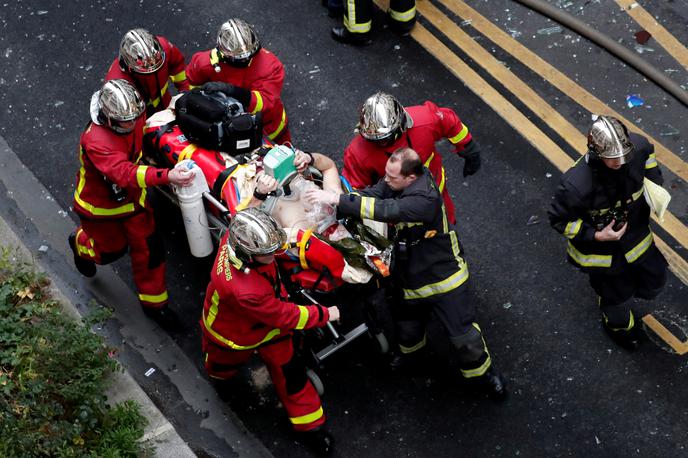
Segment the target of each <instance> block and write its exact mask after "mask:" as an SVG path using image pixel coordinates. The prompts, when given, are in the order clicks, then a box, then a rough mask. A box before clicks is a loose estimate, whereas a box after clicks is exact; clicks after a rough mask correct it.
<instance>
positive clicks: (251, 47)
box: [186, 19, 291, 144]
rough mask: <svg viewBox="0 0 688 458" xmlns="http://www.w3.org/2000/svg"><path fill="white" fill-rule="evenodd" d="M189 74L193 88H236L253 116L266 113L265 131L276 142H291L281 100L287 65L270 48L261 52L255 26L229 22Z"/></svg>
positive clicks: (195, 60)
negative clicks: (206, 85) (209, 85)
mask: <svg viewBox="0 0 688 458" xmlns="http://www.w3.org/2000/svg"><path fill="white" fill-rule="evenodd" d="M186 75H187V77H188V78H189V83H191V86H192V87H195V86H201V85H203V84H204V83H207V82H209V81H221V82H224V83H229V84H231V85H233V86H234V93H232V94H230V95H231V96H232V97H234V98H235V99H237V100H238V101H239V102H241V104H242V105H243V106H244V107H247V108H246V109H247V110H248V111H250V112H251V113H257V112H259V111H260V112H262V113H263V131H264V133H265V135H266V136H267V137H268V138H270V140H272V141H273V142H275V143H280V144H281V143H285V142H289V141H291V134H290V133H289V127H288V126H287V112H286V111H285V110H284V105H283V104H282V100H281V98H280V94H281V93H282V85H283V84H284V66H283V65H282V62H280V61H279V59H278V58H277V57H276V56H275V55H274V54H272V53H271V52H270V51H268V50H267V49H261V46H260V41H259V40H258V36H257V35H256V32H255V31H254V30H253V27H252V26H251V25H249V24H248V23H246V22H245V21H243V20H241V19H230V20H228V21H227V22H225V23H224V24H222V26H221V27H220V30H219V31H218V33H217V47H216V48H213V49H210V50H207V51H201V52H197V53H196V54H194V55H193V56H192V57H191V62H189V65H188V66H187V68H186Z"/></svg>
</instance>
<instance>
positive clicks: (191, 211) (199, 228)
mask: <svg viewBox="0 0 688 458" xmlns="http://www.w3.org/2000/svg"><path fill="white" fill-rule="evenodd" d="M174 168H175V169H182V170H195V172H196V176H195V177H194V181H193V183H192V184H191V186H186V187H180V186H172V188H173V189H174V192H175V194H176V195H177V200H178V201H179V208H181V210H182V219H183V220H184V229H186V238H187V240H188V241H189V249H190V250H191V254H192V255H194V256H196V257H197V258H204V257H206V256H208V255H209V254H210V253H212V252H213V241H212V239H211V238H210V228H209V226H208V217H207V216H206V214H205V205H204V204H203V193H204V192H208V183H207V182H206V180H205V175H203V171H202V170H201V168H200V167H198V166H197V165H196V163H195V162H194V161H192V160H191V159H185V160H183V161H180V162H178V163H177V165H176V166H175V167H174Z"/></svg>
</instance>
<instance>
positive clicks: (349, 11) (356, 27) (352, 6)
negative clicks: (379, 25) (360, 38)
mask: <svg viewBox="0 0 688 458" xmlns="http://www.w3.org/2000/svg"><path fill="white" fill-rule="evenodd" d="M372 24H373V21H372V20H370V21H368V22H364V23H362V24H357V23H356V2H355V0H346V14H345V15H344V27H346V30H348V31H349V32H351V33H366V32H370V29H371V28H372Z"/></svg>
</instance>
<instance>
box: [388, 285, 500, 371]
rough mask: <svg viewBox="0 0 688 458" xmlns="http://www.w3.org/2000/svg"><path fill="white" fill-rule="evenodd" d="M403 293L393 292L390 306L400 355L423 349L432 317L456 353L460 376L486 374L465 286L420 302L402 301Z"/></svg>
mask: <svg viewBox="0 0 688 458" xmlns="http://www.w3.org/2000/svg"><path fill="white" fill-rule="evenodd" d="M402 294H403V293H401V292H400V291H395V292H394V302H393V305H392V316H393V318H394V324H395V331H396V337H397V340H398V343H399V349H400V351H401V352H402V353H404V354H409V353H413V352H415V351H417V350H420V349H421V348H423V347H424V346H425V344H426V342H427V336H426V329H427V326H428V322H429V321H430V318H431V317H432V316H433V315H434V316H436V317H437V319H439V321H440V323H442V325H443V326H444V329H445V330H446V332H447V335H448V336H449V340H450V341H451V343H452V344H453V345H454V347H455V348H456V349H457V351H458V358H459V367H460V369H461V374H462V375H463V376H464V377H465V378H473V377H479V376H481V375H484V374H485V372H487V370H488V369H489V368H490V366H491V364H492V360H491V357H490V353H489V351H488V349H487V344H486V343H485V339H484V337H483V334H482V331H481V329H480V326H479V325H478V323H476V322H475V306H474V304H473V300H472V295H471V292H470V291H469V289H468V286H467V285H465V284H464V285H462V286H460V287H459V288H457V289H456V290H454V291H451V292H449V293H446V294H442V295H439V296H437V297H433V298H431V299H427V300H423V301H411V302H409V301H404V300H403V299H401V296H402Z"/></svg>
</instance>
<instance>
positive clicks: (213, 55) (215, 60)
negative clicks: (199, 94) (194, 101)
mask: <svg viewBox="0 0 688 458" xmlns="http://www.w3.org/2000/svg"><path fill="white" fill-rule="evenodd" d="M219 63H220V56H219V55H218V54H217V48H213V49H211V50H210V65H217V64H219ZM194 87H197V86H194Z"/></svg>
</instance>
